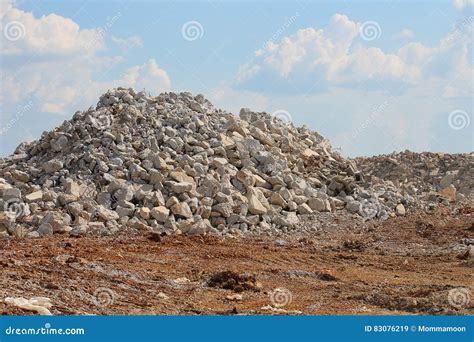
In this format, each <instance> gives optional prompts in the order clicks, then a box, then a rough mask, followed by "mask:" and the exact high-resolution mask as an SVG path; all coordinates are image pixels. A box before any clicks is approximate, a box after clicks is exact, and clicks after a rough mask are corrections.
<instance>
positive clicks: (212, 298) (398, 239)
mask: <svg viewBox="0 0 474 342" xmlns="http://www.w3.org/2000/svg"><path fill="white" fill-rule="evenodd" d="M473 214H474V208H472V207H462V208H456V209H455V208H453V207H451V208H447V207H445V208H440V209H438V210H436V211H434V212H432V213H418V214H410V215H408V216H406V217H396V218H390V219H389V220H387V221H384V222H366V223H360V221H357V222H358V223H354V222H355V221H354V222H352V221H350V220H349V221H344V222H341V224H337V225H332V226H330V227H329V226H328V227H322V228H321V229H320V230H319V231H318V232H317V233H313V234H311V235H310V234H308V233H306V234H294V235H292V236H291V237H290V236H289V235H285V236H284V235H282V236H280V237H274V236H273V237H270V236H256V237H255V236H253V237H246V238H243V237H237V238H225V239H224V238H220V237H215V236H192V237H186V236H164V237H161V236H157V235H143V236H133V237H126V236H115V237H83V238H70V237H66V236H61V235H57V236H54V237H51V238H42V239H12V240H1V241H0V274H1V276H0V314H2V315H11V314H33V313H32V312H30V311H24V310H22V309H19V308H16V307H14V306H10V305H7V304H5V303H3V299H4V298H5V297H25V298H30V297H34V296H43V297H48V298H50V299H51V301H52V303H53V307H52V309H51V312H52V313H53V314H62V315H86V314H99V315H111V314H114V315H117V314H120V315H158V314H178V315H204V314H211V315H215V314H217V315H235V314H242V315H247V314H305V315H329V314H331V315H332V314H336V315H340V314H365V315H379V314H382V315H385V314H395V315H398V314H435V315H436V314H461V315H465V314H474V303H473V302H474V300H473V299H472V298H471V300H470V301H469V296H471V297H474V295H473V291H472V290H473V286H472V285H473V278H472V274H473V261H472V256H469V255H468V252H467V251H468V250H469V245H471V244H474V216H473ZM458 288H462V291H464V292H461V295H460V296H461V297H459V296H458V297H456V298H455V299H454V304H455V305H453V304H452V302H453V299H452V298H451V303H450V300H448V297H449V293H450V290H452V291H451V296H452V295H453V291H454V295H456V291H457V290H456V289H458ZM462 296H464V297H462Z"/></svg>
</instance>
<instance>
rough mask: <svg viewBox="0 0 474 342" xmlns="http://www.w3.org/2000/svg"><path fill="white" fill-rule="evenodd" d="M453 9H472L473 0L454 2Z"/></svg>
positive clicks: (455, 0)
mask: <svg viewBox="0 0 474 342" xmlns="http://www.w3.org/2000/svg"><path fill="white" fill-rule="evenodd" d="M453 4H454V7H455V8H456V9H458V10H462V9H465V8H468V7H474V0H454V1H453Z"/></svg>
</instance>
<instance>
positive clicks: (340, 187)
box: [0, 88, 473, 237]
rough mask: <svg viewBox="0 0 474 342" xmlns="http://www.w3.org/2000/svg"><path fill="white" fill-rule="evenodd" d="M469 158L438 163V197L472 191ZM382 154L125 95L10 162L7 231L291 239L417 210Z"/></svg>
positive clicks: (176, 98) (1, 190)
mask: <svg viewBox="0 0 474 342" xmlns="http://www.w3.org/2000/svg"><path fill="white" fill-rule="evenodd" d="M470 157H472V156H462V157H461V156H458V157H450V156H447V155H445V156H444V157H443V158H441V157H439V158H438V159H439V161H438V162H437V164H436V163H435V164H436V165H442V166H437V168H438V169H439V170H438V171H436V170H435V169H430V170H431V171H430V173H429V174H431V175H432V176H430V177H435V178H436V180H437V181H436V182H437V183H436V182H435V184H438V185H437V186H435V187H430V188H429V189H428V190H429V191H430V196H431V197H430V196H428V197H429V198H430V199H434V201H435V202H440V201H443V198H444V199H446V201H452V200H453V199H454V198H455V199H456V200H457V199H458V197H459V194H462V196H465V195H466V193H469V191H470V190H469V189H472V179H473V177H472V169H473V168H472V158H471V159H469V158H470ZM374 158H375V159H374ZM374 158H372V159H371V158H366V159H356V160H349V159H345V158H343V157H342V156H341V155H340V154H339V153H338V152H337V151H335V150H333V149H332V148H331V146H330V144H329V142H328V141H327V140H326V139H324V138H323V137H322V136H320V135H319V134H318V133H317V132H314V131H311V130H310V129H309V128H308V126H306V125H305V126H303V127H300V128H296V127H295V126H293V124H290V123H286V122H283V121H281V120H279V119H277V118H275V117H273V116H271V115H270V114H268V113H257V112H253V111H251V110H249V109H242V110H241V111H240V114H239V116H238V117H237V116H234V115H232V114H231V113H227V112H225V111H222V110H219V109H216V108H214V106H213V105H212V104H211V103H210V102H209V101H208V100H206V99H205V98H204V97H203V96H202V95H197V96H192V95H191V94H190V93H179V94H175V93H164V94H161V95H159V96H156V97H150V96H148V95H147V94H145V93H144V92H139V93H136V92H134V91H133V90H132V89H124V88H118V89H114V90H111V91H109V92H107V93H106V94H104V95H103V96H101V97H100V99H99V102H98V104H97V106H96V107H95V108H92V107H91V108H89V109H88V110H86V111H83V112H76V113H75V114H74V116H73V118H72V119H71V120H68V121H65V122H64V123H63V124H62V125H61V126H59V127H57V128H55V129H54V130H52V131H50V132H45V133H43V135H42V136H41V138H40V139H39V140H38V141H34V142H29V143H23V144H21V145H19V146H18V147H17V149H16V150H15V153H14V154H13V155H11V156H9V157H6V158H3V159H0V210H1V209H2V208H3V211H4V212H6V213H8V215H9V216H8V218H6V217H5V215H3V216H0V234H2V235H13V232H14V231H15V230H16V229H17V227H22V229H25V231H26V235H27V236H30V237H35V236H47V235H51V234H54V233H67V234H70V235H73V236H82V235H84V234H89V233H91V234H101V235H110V234H113V233H116V232H119V231H122V230H126V231H137V232H138V231H148V232H150V231H151V232H157V233H178V234H179V233H186V234H203V233H208V232H212V233H215V234H228V233H243V232H247V231H255V232H263V231H275V230H279V229H281V230H283V231H285V232H286V231H287V230H291V229H297V228H298V227H299V226H300V219H301V218H302V217H304V216H308V215H321V214H322V213H325V212H327V213H332V212H335V211H338V210H342V209H345V211H347V212H349V213H351V214H353V215H358V216H362V217H363V218H365V219H385V218H387V217H389V215H395V214H399V215H401V211H400V209H399V208H401V207H400V206H403V208H405V209H406V210H410V208H412V207H416V206H417V205H418V204H419V203H420V202H419V201H420V200H419V199H418V197H417V192H413V191H409V189H411V188H412V187H414V186H415V185H416V184H418V183H413V182H411V178H410V179H409V180H410V182H411V183H410V184H411V185H407V184H405V183H406V182H407V181H408V178H407V179H401V180H400V179H399V181H398V183H397V182H394V181H393V180H390V179H394V178H395V174H396V172H395V171H396V170H399V169H398V168H395V169H394V166H393V161H392V160H391V159H390V158H389V159H390V161H387V160H386V159H387V158H381V160H379V159H377V158H376V157H374ZM394 158H395V157H393V158H392V159H394ZM413 158H415V157H412V158H411V159H413ZM440 158H441V159H440ZM399 159H400V158H399ZM405 159H406V158H405ZM405 159H403V160H405ZM408 159H410V158H408ZM438 159H437V160H438ZM458 159H459V160H458ZM394 160H395V159H394ZM441 160H442V162H441ZM397 163H399V162H397ZM406 163H408V162H406ZM450 163H451V164H450ZM387 165H388V166H387ZM403 165H404V164H403ZM410 165H411V164H410ZM378 167H380V168H382V169H383V170H385V169H387V168H388V169H390V170H391V171H387V172H385V171H380V172H379V171H377V170H376V169H377V168H378ZM413 167H414V166H413ZM358 168H359V169H358ZM420 168H421V166H420ZM420 170H421V169H420ZM377 172H379V173H377ZM384 172H385V173H384ZM397 172H398V171H397ZM420 172H421V171H420ZM377 175H380V176H381V177H380V178H382V179H380V178H378V176H377ZM384 175H387V177H386V179H387V180H385V178H383V177H382V176H384ZM425 176H426V175H425ZM469 176H471V177H470V178H469ZM407 177H408V176H407ZM410 177H411V176H410ZM398 178H403V177H401V176H398ZM416 186H418V185H416ZM441 186H445V187H444V188H443V189H441V188H440V187H441ZM453 187H455V189H453ZM466 189H467V190H466Z"/></svg>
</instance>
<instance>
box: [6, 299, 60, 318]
mask: <svg viewBox="0 0 474 342" xmlns="http://www.w3.org/2000/svg"><path fill="white" fill-rule="evenodd" d="M5 303H7V304H10V305H14V306H17V307H19V308H21V309H24V310H28V311H35V312H37V313H38V314H40V315H45V316H51V315H52V313H51V311H49V309H51V307H52V306H53V304H52V303H51V299H49V298H46V297H32V298H30V299H25V298H23V297H18V298H14V297H7V298H5Z"/></svg>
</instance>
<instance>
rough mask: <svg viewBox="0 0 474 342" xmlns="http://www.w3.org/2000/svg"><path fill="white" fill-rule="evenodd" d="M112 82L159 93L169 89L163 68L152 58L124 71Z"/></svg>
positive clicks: (169, 82)
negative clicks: (120, 76)
mask: <svg viewBox="0 0 474 342" xmlns="http://www.w3.org/2000/svg"><path fill="white" fill-rule="evenodd" d="M114 83H117V84H121V85H123V86H125V87H132V88H136V89H145V90H146V91H148V92H150V93H152V94H155V95H157V94H159V93H160V92H162V91H166V90H169V89H170V87H171V81H170V78H169V77H168V74H167V73H166V71H165V70H163V69H161V68H159V67H158V64H157V63H156V61H155V60H154V59H150V60H148V62H146V63H145V64H143V65H137V66H134V67H132V68H130V69H128V70H127V71H126V73H125V74H124V76H123V77H122V78H121V79H120V80H117V81H115V82H114Z"/></svg>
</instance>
